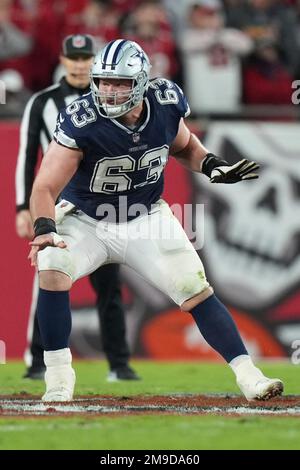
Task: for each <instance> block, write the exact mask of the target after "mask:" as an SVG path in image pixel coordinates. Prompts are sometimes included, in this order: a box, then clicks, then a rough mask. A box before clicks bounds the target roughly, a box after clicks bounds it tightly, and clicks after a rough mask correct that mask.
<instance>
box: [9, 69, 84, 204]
mask: <svg viewBox="0 0 300 470" xmlns="http://www.w3.org/2000/svg"><path fill="white" fill-rule="evenodd" d="M88 92H89V87H87V88H84V89H81V88H74V87H72V86H71V85H69V83H68V82H67V81H66V79H65V78H62V79H61V81H60V82H59V83H57V84H55V85H52V86H50V87H48V88H45V89H44V90H42V91H40V92H38V93H35V94H34V95H33V96H32V97H31V98H30V100H29V101H28V103H27V105H26V108H25V110H24V114H23V118H22V123H21V129H20V146H19V154H18V162H17V168H16V209H17V212H18V211H20V210H23V209H29V198H30V194H31V190H32V186H33V181H34V176H35V169H36V165H37V161H38V155H39V149H40V148H41V149H42V153H43V154H44V153H45V151H46V150H47V147H48V145H49V143H50V142H51V140H52V136H53V132H54V130H55V126H56V118H57V115H58V113H59V111H60V110H61V109H62V108H64V107H65V106H68V105H69V104H70V103H72V101H74V100H75V99H77V98H79V97H80V96H81V95H83V94H84V93H88Z"/></svg>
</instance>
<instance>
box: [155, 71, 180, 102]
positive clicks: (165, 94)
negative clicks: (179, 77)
mask: <svg viewBox="0 0 300 470" xmlns="http://www.w3.org/2000/svg"><path fill="white" fill-rule="evenodd" d="M162 85H164V86H165V89H164V90H160V86H162ZM150 87H151V88H153V89H154V90H156V91H155V96H156V99H157V101H158V102H159V104H162V105H164V104H177V103H179V98H178V93H177V91H176V88H175V87H174V85H173V83H172V82H170V80H167V79H166V78H157V79H156V80H152V81H151V82H150Z"/></svg>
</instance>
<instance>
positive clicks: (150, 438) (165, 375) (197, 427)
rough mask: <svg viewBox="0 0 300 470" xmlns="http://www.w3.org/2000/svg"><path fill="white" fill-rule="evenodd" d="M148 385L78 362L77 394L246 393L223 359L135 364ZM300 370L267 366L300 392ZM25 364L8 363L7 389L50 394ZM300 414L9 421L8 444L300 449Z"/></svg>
mask: <svg viewBox="0 0 300 470" xmlns="http://www.w3.org/2000/svg"><path fill="white" fill-rule="evenodd" d="M133 365H134V368H135V369H136V370H137V372H138V373H139V374H140V375H141V376H142V378H143V380H142V381H140V382H118V383H107V382H106V381H105V378H106V364H105V363H103V362H102V363H99V362H96V361H92V362H77V363H76V362H75V369H76V373H77V385H76V394H78V395H80V394H91V395H93V394H105V395H107V394H112V395H120V396H124V395H135V394H172V393H179V392H181V393H201V394H202V393H221V392H222V393H225V392H229V393H231V392H232V393H239V391H238V388H237V386H236V385H235V381H234V377H233V374H232V372H231V371H230V369H229V368H228V367H226V366H224V365H223V364H201V363H200V364H199V363H195V362H194V363H175V362H173V363H162V362H150V361H149V362H148V361H147V362H142V361H141V362H135V363H134V364H133ZM298 369H299V368H298V367H297V366H294V365H291V364H288V363H268V364H262V370H263V371H264V373H265V374H266V375H269V376H272V377H280V378H281V379H282V380H283V381H284V382H285V384H286V390H285V393H286V394H298V393H299V380H298V376H299V370H298ZM23 371H24V366H23V364H22V363H20V362H19V363H18V362H12V363H9V364H6V365H2V366H0V393H1V394H2V395H4V394H18V393H21V392H22V393H23V392H25V393H30V394H42V392H43V390H44V384H43V382H41V381H30V380H24V379H22V378H21V376H22V373H23ZM299 448H300V426H299V418H288V417H260V416H245V417H224V416H211V415H210V416H149V415H148V416H125V417H124V416H123V417H113V418H111V417H107V416H101V417H93V416H92V415H91V416H90V417H87V418H85V417H78V418H77V417H68V418H63V417H50V418H42V419H39V418H36V417H30V418H26V419H24V418H19V417H18V418H13V417H11V418H8V417H6V418H1V419H0V449H106V450H107V449H110V450H113V449H145V450H154V449H164V450H165V449H171V450H175V449H182V450H183V449H190V450H191V449H299Z"/></svg>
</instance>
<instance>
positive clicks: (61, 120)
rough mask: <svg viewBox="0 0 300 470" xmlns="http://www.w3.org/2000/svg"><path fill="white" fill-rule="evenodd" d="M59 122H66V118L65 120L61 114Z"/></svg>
mask: <svg viewBox="0 0 300 470" xmlns="http://www.w3.org/2000/svg"><path fill="white" fill-rule="evenodd" d="M59 120H60V122H61V123H63V122H64V120H65V118H63V117H62V115H61V114H60V115H59Z"/></svg>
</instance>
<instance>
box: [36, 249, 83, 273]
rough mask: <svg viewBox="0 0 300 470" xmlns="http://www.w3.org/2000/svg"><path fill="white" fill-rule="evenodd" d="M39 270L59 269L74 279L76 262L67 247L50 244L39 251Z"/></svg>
mask: <svg viewBox="0 0 300 470" xmlns="http://www.w3.org/2000/svg"><path fill="white" fill-rule="evenodd" d="M38 269H39V271H59V272H61V273H64V274H66V275H67V276H69V277H70V278H71V279H74V275H75V264H74V260H73V259H72V256H71V254H70V252H69V250H68V249H67V248H57V247H52V246H48V247H47V248H45V249H44V250H42V251H39V253H38Z"/></svg>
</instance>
